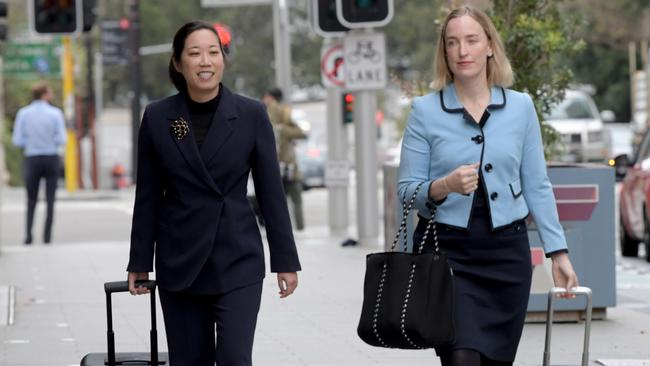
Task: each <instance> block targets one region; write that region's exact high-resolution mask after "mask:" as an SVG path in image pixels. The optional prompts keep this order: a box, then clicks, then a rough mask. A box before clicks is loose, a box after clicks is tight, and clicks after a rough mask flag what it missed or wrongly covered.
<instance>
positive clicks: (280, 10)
mask: <svg viewBox="0 0 650 366" xmlns="http://www.w3.org/2000/svg"><path fill="white" fill-rule="evenodd" d="M288 12H289V9H288V4H287V1H286V0H273V48H274V50H275V59H274V63H275V83H276V84H277V87H279V88H280V89H281V90H282V93H283V94H284V101H285V102H286V103H288V104H291V83H292V81H291V41H290V39H289V14H288ZM267 89H268V88H267Z"/></svg>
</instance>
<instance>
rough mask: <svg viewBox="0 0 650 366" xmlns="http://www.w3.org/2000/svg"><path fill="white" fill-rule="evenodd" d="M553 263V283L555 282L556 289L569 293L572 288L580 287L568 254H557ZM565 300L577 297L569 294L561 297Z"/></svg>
mask: <svg viewBox="0 0 650 366" xmlns="http://www.w3.org/2000/svg"><path fill="white" fill-rule="evenodd" d="M551 260H552V261H553V266H552V270H553V282H555V287H562V288H565V289H566V290H567V291H571V289H572V288H574V287H578V276H577V275H576V273H575V271H574V270H573V266H572V265H571V261H570V260H569V255H568V254H567V253H557V254H554V255H553V256H552V257H551ZM559 296H560V297H563V298H574V297H575V295H571V294H569V293H568V292H565V293H563V294H560V295H559Z"/></svg>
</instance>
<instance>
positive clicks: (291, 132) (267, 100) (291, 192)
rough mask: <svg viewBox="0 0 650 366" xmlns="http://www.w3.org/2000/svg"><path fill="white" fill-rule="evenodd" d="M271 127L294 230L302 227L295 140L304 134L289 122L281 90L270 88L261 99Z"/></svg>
mask: <svg viewBox="0 0 650 366" xmlns="http://www.w3.org/2000/svg"><path fill="white" fill-rule="evenodd" d="M262 100H263V101H264V104H266V109H267V112H268V114H269V119H270V120H271V123H272V124H273V130H274V132H275V139H276V144H277V149H278V161H279V162H280V172H281V174H282V181H283V183H284V191H285V193H286V194H287V196H289V198H290V199H291V203H292V204H293V213H294V220H295V224H296V229H298V230H302V229H304V228H305V221H304V217H303V213H302V177H301V175H300V171H298V162H297V160H296V151H295V149H294V145H295V141H296V140H298V139H304V138H306V137H307V135H306V134H305V132H304V131H303V130H302V129H301V128H300V126H298V125H297V124H296V123H295V122H294V121H293V119H291V108H290V107H289V106H288V105H286V104H284V103H282V90H280V89H278V88H273V89H271V90H269V91H267V92H266V93H265V94H264V97H263V98H262Z"/></svg>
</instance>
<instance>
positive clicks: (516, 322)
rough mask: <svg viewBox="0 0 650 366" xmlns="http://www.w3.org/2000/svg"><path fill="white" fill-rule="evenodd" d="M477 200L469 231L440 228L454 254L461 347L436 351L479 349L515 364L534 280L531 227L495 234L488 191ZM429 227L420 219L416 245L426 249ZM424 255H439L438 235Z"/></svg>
mask: <svg viewBox="0 0 650 366" xmlns="http://www.w3.org/2000/svg"><path fill="white" fill-rule="evenodd" d="M479 186H482V185H479ZM474 196H475V199H474V205H473V209H472V217H471V220H470V225H469V230H464V229H459V228H454V227H450V226H447V225H443V224H437V232H438V242H439V245H440V248H441V250H443V251H446V252H447V253H448V258H449V264H450V265H451V267H452V269H453V271H454V281H455V282H454V286H455V297H454V300H455V303H454V306H455V312H454V322H455V327H456V341H455V343H454V344H453V345H451V346H449V347H445V348H436V353H437V354H438V355H440V354H441V353H442V352H448V351H450V350H454V349H473V350H476V351H479V352H481V353H482V354H483V355H484V356H486V357H488V358H490V359H493V360H498V361H506V362H513V361H514V359H515V355H516V353H517V346H518V345H519V339H520V338H521V333H522V330H523V327H524V320H525V318H526V308H527V306H528V298H529V295H530V285H531V278H532V265H531V259H530V247H529V244H528V234H527V230H526V223H525V221H524V220H523V219H522V220H518V221H515V222H513V223H512V224H510V225H508V226H507V227H504V228H502V229H498V230H495V231H493V230H492V229H491V224H490V213H489V210H488V207H487V202H486V200H485V194H484V191H483V189H482V187H481V188H479V190H477V191H476V194H475V195H474ZM426 224H427V220H426V219H422V218H420V220H419V222H418V225H417V227H416V229H415V233H414V234H413V242H414V243H417V244H419V243H420V241H421V239H422V235H423V233H424V230H425V228H426ZM417 244H416V245H417ZM424 251H425V252H430V251H433V235H429V237H428V238H427V243H426V244H425V247H424Z"/></svg>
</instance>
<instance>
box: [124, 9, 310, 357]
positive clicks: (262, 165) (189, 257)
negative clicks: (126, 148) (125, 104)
mask: <svg viewBox="0 0 650 366" xmlns="http://www.w3.org/2000/svg"><path fill="white" fill-rule="evenodd" d="M224 61H225V54H224V49H223V47H222V44H221V42H220V39H219V36H218V34H217V32H216V31H215V29H214V28H213V27H212V26H211V25H210V24H207V23H204V22H200V21H193V22H190V23H187V24H185V25H183V26H182V27H181V28H180V29H179V30H178V32H177V33H176V35H175V36H174V41H173V55H172V57H171V60H170V62H169V75H170V78H171V80H172V82H173V83H174V86H175V87H176V88H177V89H178V91H179V93H178V94H176V95H173V96H171V97H168V98H165V99H162V100H160V101H157V102H154V103H151V104H150V105H148V106H147V108H146V109H145V112H144V115H143V117H142V124H141V125H140V132H139V138H138V175H137V187H136V197H135V206H134V210H133V226H132V232H131V250H130V258H129V264H128V267H127V271H128V281H129V290H130V292H131V293H132V294H134V295H137V294H143V293H146V292H147V290H146V289H145V288H142V287H136V286H135V280H140V279H147V278H148V276H149V272H151V271H153V269H154V255H155V259H156V261H155V269H156V280H157V283H158V286H159V288H160V301H161V304H162V309H163V315H164V319H165V329H166V333H167V343H168V349H169V357H170V363H171V364H172V365H175V366H187V365H197V366H207V365H214V364H215V361H216V363H217V365H219V366H228V365H237V366H240V365H251V364H252V361H251V353H252V347H253V337H254V333H255V324H256V320H257V313H258V311H259V306H260V298H261V293H262V279H263V278H264V273H265V269H264V251H263V247H262V239H261V237H260V233H259V229H258V227H257V223H256V221H255V215H254V214H253V212H252V211H251V209H250V206H249V204H248V200H247V199H246V183H247V178H248V175H249V173H250V172H252V176H253V180H254V184H255V192H256V195H257V199H258V201H259V205H260V209H261V211H262V214H263V216H264V220H265V222H266V232H267V239H268V244H269V253H270V263H271V271H272V272H276V273H277V279H278V285H279V287H280V297H286V296H289V295H291V294H292V293H293V291H294V290H295V289H296V286H297V283H298V278H297V274H296V271H299V270H300V263H299V261H298V255H297V251H296V246H295V243H294V239H293V234H292V230H291V223H290V221H289V214H288V209H287V203H286V199H285V195H284V192H283V190H282V180H281V177H280V171H279V165H278V162H277V158H276V156H277V154H276V151H275V141H274V137H273V129H272V127H271V123H270V122H269V120H268V117H267V113H266V109H265V108H264V105H263V104H262V103H260V102H258V101H254V100H251V99H248V98H245V97H242V96H239V95H236V94H233V93H231V92H230V91H229V90H228V89H227V88H226V87H225V86H223V85H222V84H221V78H222V75H223V70H224ZM215 326H216V340H215ZM215 343H216V347H215Z"/></svg>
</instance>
